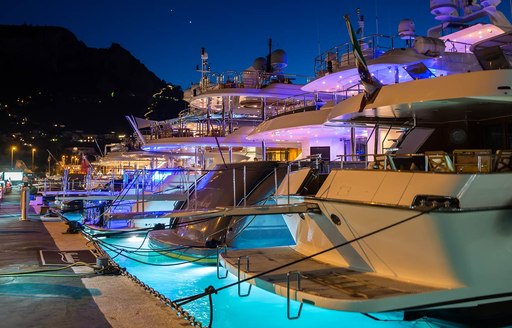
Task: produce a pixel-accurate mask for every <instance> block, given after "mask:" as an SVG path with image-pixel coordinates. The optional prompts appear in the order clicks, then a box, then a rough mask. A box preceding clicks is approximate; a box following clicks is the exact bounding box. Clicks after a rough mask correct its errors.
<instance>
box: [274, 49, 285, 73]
mask: <svg viewBox="0 0 512 328" xmlns="http://www.w3.org/2000/svg"><path fill="white" fill-rule="evenodd" d="M287 57H288V56H287V55H286V52H285V51H284V50H283V49H277V50H274V51H273V52H272V53H271V54H270V64H271V65H272V67H273V68H274V70H275V71H281V70H282V69H283V68H285V67H286V66H288V58H287Z"/></svg>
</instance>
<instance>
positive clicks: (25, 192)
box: [20, 186, 30, 221]
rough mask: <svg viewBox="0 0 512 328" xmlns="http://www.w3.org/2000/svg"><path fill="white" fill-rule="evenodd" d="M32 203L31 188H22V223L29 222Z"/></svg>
mask: <svg viewBox="0 0 512 328" xmlns="http://www.w3.org/2000/svg"><path fill="white" fill-rule="evenodd" d="M29 201H30V188H29V187H26V186H23V187H21V203H20V208H21V221H28V207H29Z"/></svg>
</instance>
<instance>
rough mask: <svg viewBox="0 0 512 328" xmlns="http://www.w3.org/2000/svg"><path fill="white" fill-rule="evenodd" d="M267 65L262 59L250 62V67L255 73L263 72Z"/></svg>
mask: <svg viewBox="0 0 512 328" xmlns="http://www.w3.org/2000/svg"><path fill="white" fill-rule="evenodd" d="M266 65H267V60H266V59H265V58H263V57H258V58H256V59H255V60H254V61H253V62H252V67H253V68H254V69H255V70H257V71H264V70H265V66H266Z"/></svg>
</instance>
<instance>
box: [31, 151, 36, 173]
mask: <svg viewBox="0 0 512 328" xmlns="http://www.w3.org/2000/svg"><path fill="white" fill-rule="evenodd" d="M35 152H36V149H35V148H32V172H34V154H35Z"/></svg>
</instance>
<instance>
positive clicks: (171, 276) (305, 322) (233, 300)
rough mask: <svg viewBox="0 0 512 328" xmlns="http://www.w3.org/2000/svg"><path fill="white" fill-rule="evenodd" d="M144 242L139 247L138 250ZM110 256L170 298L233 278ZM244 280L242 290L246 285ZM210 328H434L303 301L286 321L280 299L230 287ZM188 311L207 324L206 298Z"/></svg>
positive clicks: (218, 298) (155, 260) (216, 302)
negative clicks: (299, 311) (244, 293)
mask: <svg viewBox="0 0 512 328" xmlns="http://www.w3.org/2000/svg"><path fill="white" fill-rule="evenodd" d="M143 240H144V238H143V237H140V236H131V237H128V236H125V237H115V238H107V239H102V240H101V241H102V242H107V243H109V244H115V245H119V246H121V247H134V248H138V247H139V246H140V245H141V243H142V241H143ZM146 248H147V246H145V245H143V246H142V247H141V250H142V251H144V249H146ZM109 254H110V255H111V256H112V257H114V260H115V261H116V262H117V263H119V265H120V266H121V267H124V268H126V269H127V270H128V272H130V273H131V274H133V275H135V276H136V277H137V278H139V279H140V280H142V281H143V282H144V283H146V284H148V285H149V286H151V287H152V288H154V289H156V290H157V291H159V292H160V293H162V294H164V295H165V296H167V297H168V298H170V299H171V300H176V299H180V298H184V297H187V296H191V295H195V294H198V293H201V292H203V291H204V289H205V288H206V287H208V286H210V285H212V286H214V287H216V288H219V287H222V286H224V285H227V284H230V283H233V282H235V281H236V278H235V277H233V276H232V275H229V276H228V278H227V279H223V280H219V279H217V275H216V268H215V266H213V267H209V266H202V265H196V264H190V263H188V264H182V265H174V266H153V265H148V264H142V263H138V262H136V261H134V260H131V259H128V258H126V257H124V256H122V255H119V256H115V255H116V253H115V252H112V251H109ZM129 256H130V257H134V258H135V259H137V260H140V261H143V262H149V263H151V264H176V263H181V262H180V261H178V260H173V259H170V258H168V257H165V256H162V255H159V254H157V253H155V252H143V253H139V254H135V255H133V254H130V255H129ZM247 286H248V285H247V284H244V285H243V286H242V290H243V291H245V290H246V289H247ZM213 307H214V321H213V327H214V328H235V327H236V328H241V327H243V328H262V327H263V328H283V327H290V328H306V327H307V328H311V327H319V326H321V327H435V325H433V324H432V323H431V322H425V321H423V320H419V321H415V322H402V321H397V320H399V319H400V318H401V314H400V313H396V314H391V315H387V316H386V317H384V316H382V315H379V317H381V318H384V319H387V320H391V321H375V320H373V319H370V318H368V317H366V316H363V315H361V314H358V313H348V312H341V311H332V310H326V309H321V308H318V307H314V306H311V305H308V304H304V307H303V310H302V315H301V316H300V318H299V319H297V320H288V319H287V315H286V299H285V298H283V297H280V296H276V295H274V294H271V293H269V292H266V291H263V290H261V289H258V288H255V287H253V288H252V290H251V293H250V295H249V296H248V297H239V296H238V290H237V288H236V287H233V288H229V289H226V290H223V291H220V292H219V294H218V295H213ZM184 308H185V310H187V311H188V312H189V313H190V314H192V315H193V316H194V317H195V318H196V319H197V320H199V321H201V322H202V323H203V324H204V325H207V324H208V322H209V302H208V298H207V297H205V298H202V299H199V300H196V301H194V302H192V303H189V304H187V305H185V306H184ZM297 308H298V303H293V304H292V314H294V313H295V311H294V310H296V309H297Z"/></svg>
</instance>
